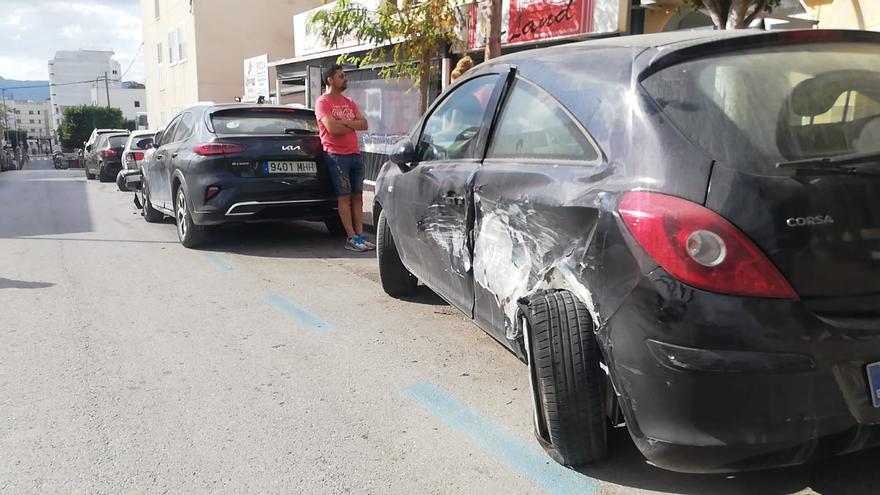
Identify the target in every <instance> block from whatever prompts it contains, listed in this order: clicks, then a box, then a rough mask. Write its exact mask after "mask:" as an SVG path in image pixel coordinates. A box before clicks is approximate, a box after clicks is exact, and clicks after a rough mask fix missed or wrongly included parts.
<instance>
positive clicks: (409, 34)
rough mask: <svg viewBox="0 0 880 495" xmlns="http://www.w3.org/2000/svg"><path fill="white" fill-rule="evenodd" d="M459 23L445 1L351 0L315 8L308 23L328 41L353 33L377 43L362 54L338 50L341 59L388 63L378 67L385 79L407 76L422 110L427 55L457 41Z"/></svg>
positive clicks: (336, 41) (427, 75) (335, 43)
mask: <svg viewBox="0 0 880 495" xmlns="http://www.w3.org/2000/svg"><path fill="white" fill-rule="evenodd" d="M457 24H458V19H457V17H456V13H455V10H454V8H453V6H452V2H450V1H449V0H422V1H417V0H404V2H403V3H402V4H401V5H398V3H397V2H395V1H393V0H392V1H386V2H383V3H382V4H381V6H380V7H379V9H378V10H377V11H371V10H369V9H367V8H366V7H364V6H363V5H361V4H359V3H357V2H356V1H353V0H338V1H337V2H336V5H334V6H333V8H331V9H327V10H320V11H318V12H315V13H314V14H313V15H312V17H311V18H310V19H309V25H310V27H311V28H312V29H314V30H315V31H316V32H317V34H318V36H320V37H321V38H322V39H323V40H324V42H325V43H326V44H327V45H329V46H338V45H339V44H340V42H341V41H342V40H343V39H346V38H350V37H354V38H356V39H358V40H360V42H361V43H366V44H370V45H371V46H374V47H376V48H374V49H372V50H369V51H367V52H366V54H364V55H361V56H356V55H350V54H346V55H341V56H340V57H339V63H341V64H354V65H357V66H358V67H364V66H368V65H370V64H376V63H385V62H387V63H390V64H391V65H388V66H385V67H383V68H382V69H381V70H380V75H381V76H383V77H385V78H387V79H393V78H398V79H401V78H407V79H410V80H412V81H413V85H414V86H417V87H418V88H419V92H420V94H421V109H422V111H425V109H426V108H427V106H428V83H429V80H430V71H431V59H433V58H434V57H436V56H437V55H438V54H439V53H440V51H441V50H442V49H443V48H444V47H446V46H447V45H448V44H452V43H455V42H456V41H457V37H456V35H455V32H454V29H455V26H456V25H457Z"/></svg>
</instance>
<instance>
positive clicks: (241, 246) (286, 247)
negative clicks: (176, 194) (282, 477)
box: [202, 221, 376, 260]
mask: <svg viewBox="0 0 880 495" xmlns="http://www.w3.org/2000/svg"><path fill="white" fill-rule="evenodd" d="M367 237H372V236H370V235H367ZM344 246H345V239H344V238H342V237H333V236H331V235H330V234H329V233H328V232H327V229H326V228H325V227H324V224H323V223H319V222H305V221H291V222H277V223H253V224H229V225H222V226H218V227H215V228H213V229H212V230H211V233H210V236H209V240H208V242H206V243H205V246H204V247H203V248H202V250H204V251H213V252H217V253H234V254H238V255H242V256H255V257H262V258H297V259H309V258H365V259H371V260H373V259H375V257H376V253H375V252H365V253H358V252H354V251H349V250H347V249H345V247H344Z"/></svg>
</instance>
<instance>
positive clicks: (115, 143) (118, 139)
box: [108, 136, 128, 148]
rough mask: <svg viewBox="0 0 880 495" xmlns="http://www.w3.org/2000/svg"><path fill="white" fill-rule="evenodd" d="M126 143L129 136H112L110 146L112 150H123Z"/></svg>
mask: <svg viewBox="0 0 880 495" xmlns="http://www.w3.org/2000/svg"><path fill="white" fill-rule="evenodd" d="M126 141H128V136H110V139H109V143H108V146H109V147H110V148H122V147H124V146H125V142H126Z"/></svg>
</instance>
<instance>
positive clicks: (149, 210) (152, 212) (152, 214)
mask: <svg viewBox="0 0 880 495" xmlns="http://www.w3.org/2000/svg"><path fill="white" fill-rule="evenodd" d="M143 196H144V197H143V205H142V206H143V207H144V209H143V211H142V213H141V214H142V215H143V216H144V220H146V221H147V222H149V223H156V222H160V221H162V219H163V218H165V215H164V214H163V213H162V212H161V211H159V210H157V209H155V208H153V205H152V203H150V188H149V187H148V186H147V183H146V181H144V194H143Z"/></svg>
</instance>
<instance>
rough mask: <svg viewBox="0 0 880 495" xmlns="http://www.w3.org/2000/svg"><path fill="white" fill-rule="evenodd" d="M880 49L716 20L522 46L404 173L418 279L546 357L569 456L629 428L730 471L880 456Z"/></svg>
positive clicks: (409, 240) (588, 454)
mask: <svg viewBox="0 0 880 495" xmlns="http://www.w3.org/2000/svg"><path fill="white" fill-rule="evenodd" d="M877 197H880V34H878V33H870V32H856V31H818V30H811V31H782V32H753V31H736V32H733V31H708V32H676V33H663V34H657V35H646V36H626V37H620V38H614V39H608V40H601V41H591V42H585V43H577V44H570V45H563V46H558V47H553V48H546V49H542V50H533V51H528V52H522V53H519V54H513V55H509V56H505V57H501V58H499V59H496V60H492V61H489V62H486V63H484V64H481V65H479V66H478V67H475V68H474V69H473V70H471V71H469V72H468V73H467V74H466V75H465V76H464V77H463V78H461V79H460V80H459V81H457V82H456V84H455V85H454V86H453V87H452V88H451V89H450V90H448V91H447V92H445V93H444V94H443V95H441V97H440V98H438V101H436V102H435V103H434V104H433V105H432V107H431V108H430V109H429V110H428V112H427V114H426V115H425V116H424V117H423V118H422V120H421V122H420V124H419V125H418V126H417V128H416V130H415V131H414V132H413V134H412V136H410V138H408V139H407V140H405V141H404V142H402V143H400V144H399V145H398V146H397V149H396V151H395V152H394V153H393V154H392V156H391V161H390V162H389V163H386V164H385V165H384V167H383V168H382V170H381V172H380V175H379V178H378V180H377V185H376V203H375V205H374V208H373V211H374V212H375V215H376V218H375V221H376V225H377V244H378V261H379V273H380V277H381V282H382V286H383V288H384V289H385V291H386V292H387V293H388V294H391V295H393V296H405V295H407V294H410V293H411V292H412V291H413V290H414V288H415V286H416V283H417V280H418V281H422V282H423V283H424V284H425V285H427V286H428V287H430V288H431V289H433V290H434V291H435V292H436V293H437V294H439V295H440V296H442V297H443V298H444V299H446V300H447V301H449V302H450V303H451V304H452V305H454V306H455V307H457V308H459V309H460V310H461V311H463V312H464V313H465V314H466V315H467V316H469V317H472V318H473V320H474V321H475V322H476V323H477V324H478V325H479V326H480V327H482V328H483V329H484V330H485V331H486V332H487V333H489V334H490V335H491V336H492V337H494V338H495V339H496V340H498V341H499V342H500V343H502V344H503V345H505V346H506V347H507V348H508V349H510V350H511V351H512V352H514V353H515V354H516V355H517V356H518V357H519V358H520V359H521V360H523V361H524V362H526V363H527V364H528V372H529V378H530V382H531V384H532V392H533V399H534V404H535V415H534V419H535V430H536V435H537V437H538V440H539V441H540V443H541V444H542V445H543V446H544V447H545V448H546V450H547V452H548V453H549V454H550V455H551V456H552V457H553V458H554V459H556V460H557V461H558V462H560V463H563V464H566V465H579V464H585V463H589V462H594V461H598V460H600V459H601V458H602V457H603V456H605V453H606V443H607V440H606V438H607V437H606V435H607V428H608V426H609V425H614V426H617V425H622V424H624V423H625V425H626V427H627V428H628V429H629V432H630V434H631V436H632V438H633V439H634V441H635V444H636V446H637V447H638V448H639V450H640V451H641V452H642V454H643V455H644V456H645V457H647V458H648V459H649V460H650V461H651V462H652V463H653V464H655V465H657V466H660V467H664V468H667V469H672V470H678V471H688V472H724V471H736V470H745V469H757V468H765V467H772V466H783V465H791V464H798V463H803V462H806V461H808V460H810V459H814V458H817V457H820V456H827V455H833V454H841V453H846V452H852V451H855V450H859V449H865V448H868V447H872V446H876V445H878V444H880V311H878V309H877V308H878V307H880V262H878V257H877V255H876V253H877V252H880V204H878V202H877V200H876V198H877Z"/></svg>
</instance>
